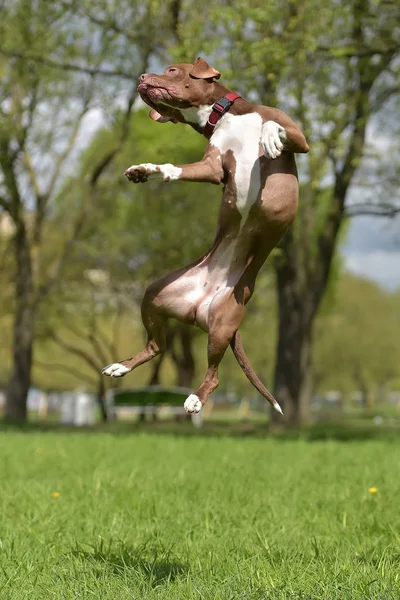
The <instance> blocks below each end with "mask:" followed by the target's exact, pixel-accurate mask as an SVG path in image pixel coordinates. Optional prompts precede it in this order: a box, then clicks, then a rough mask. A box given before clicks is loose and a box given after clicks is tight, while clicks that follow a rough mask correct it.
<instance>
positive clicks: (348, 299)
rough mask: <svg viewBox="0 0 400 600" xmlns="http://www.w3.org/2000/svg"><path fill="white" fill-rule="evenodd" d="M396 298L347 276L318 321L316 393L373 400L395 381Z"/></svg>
mask: <svg viewBox="0 0 400 600" xmlns="http://www.w3.org/2000/svg"><path fill="white" fill-rule="evenodd" d="M399 311H400V296H399V294H398V293H397V294H393V293H389V292H385V291H383V290H381V289H379V287H378V286H377V285H375V284H374V283H372V282H370V281H366V280H363V279H361V278H358V277H354V276H350V275H346V276H344V277H342V278H340V279H339V280H338V282H337V289H336V290H335V297H334V300H333V302H331V307H330V310H329V311H328V312H327V313H325V314H324V311H322V315H321V317H320V318H319V319H318V320H317V325H316V332H315V338H314V355H315V372H316V377H317V382H318V386H319V389H322V390H326V389H328V388H331V389H340V390H344V391H349V390H354V389H362V388H363V387H365V388H366V390H372V391H377V395H378V398H377V400H378V401H383V400H384V398H383V397H381V395H383V394H384V393H385V391H387V389H388V388H389V389H390V388H391V386H393V385H395V383H396V379H397V381H398V378H399V374H400V373H399V364H400V341H399V336H398V335H397V331H396V327H395V326H394V323H396V321H397V317H398V314H399Z"/></svg>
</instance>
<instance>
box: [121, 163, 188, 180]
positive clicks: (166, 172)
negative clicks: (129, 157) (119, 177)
mask: <svg viewBox="0 0 400 600" xmlns="http://www.w3.org/2000/svg"><path fill="white" fill-rule="evenodd" d="M181 173H182V169H181V168H179V167H175V166H174V165H171V164H170V163H167V164H165V165H153V163H143V164H141V165H132V166H131V167H129V169H127V170H126V171H125V173H124V175H125V176H126V177H127V178H128V179H129V181H133V183H146V181H148V179H149V177H150V176H152V175H153V176H156V175H158V176H159V177H162V178H163V179H164V181H174V180H175V179H179V175H180V174H181Z"/></svg>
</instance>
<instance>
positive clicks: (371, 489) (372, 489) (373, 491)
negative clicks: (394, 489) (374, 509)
mask: <svg viewBox="0 0 400 600" xmlns="http://www.w3.org/2000/svg"><path fill="white" fill-rule="evenodd" d="M368 491H369V493H370V494H376V492H377V491H378V488H376V487H370V488H368Z"/></svg>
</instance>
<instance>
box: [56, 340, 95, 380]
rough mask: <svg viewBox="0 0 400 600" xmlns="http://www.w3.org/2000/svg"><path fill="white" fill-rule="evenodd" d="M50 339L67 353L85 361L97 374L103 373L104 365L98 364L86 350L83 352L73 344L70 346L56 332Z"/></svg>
mask: <svg viewBox="0 0 400 600" xmlns="http://www.w3.org/2000/svg"><path fill="white" fill-rule="evenodd" d="M50 338H51V339H52V341H53V342H54V343H55V344H58V346H60V348H63V349H64V350H66V351H67V352H70V353H71V354H75V356H79V358H81V359H82V360H84V361H85V363H86V364H87V365H88V366H89V367H91V368H92V369H93V370H94V371H96V373H99V372H100V371H101V368H102V365H98V364H97V363H96V361H95V360H94V359H93V358H92V356H91V355H90V354H89V353H88V352H86V351H85V350H82V348H78V347H77V346H73V345H72V344H69V343H68V342H64V340H62V339H61V338H60V337H59V336H58V335H57V334H56V333H54V332H52V333H51V334H50Z"/></svg>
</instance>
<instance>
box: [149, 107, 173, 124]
mask: <svg viewBox="0 0 400 600" xmlns="http://www.w3.org/2000/svg"><path fill="white" fill-rule="evenodd" d="M149 117H150V119H152V120H153V121H157V123H168V122H169V121H171V123H177V121H175V119H172V118H171V117H166V116H164V115H162V114H160V113H159V112H157V111H156V110H154V108H152V109H151V111H150V112H149Z"/></svg>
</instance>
